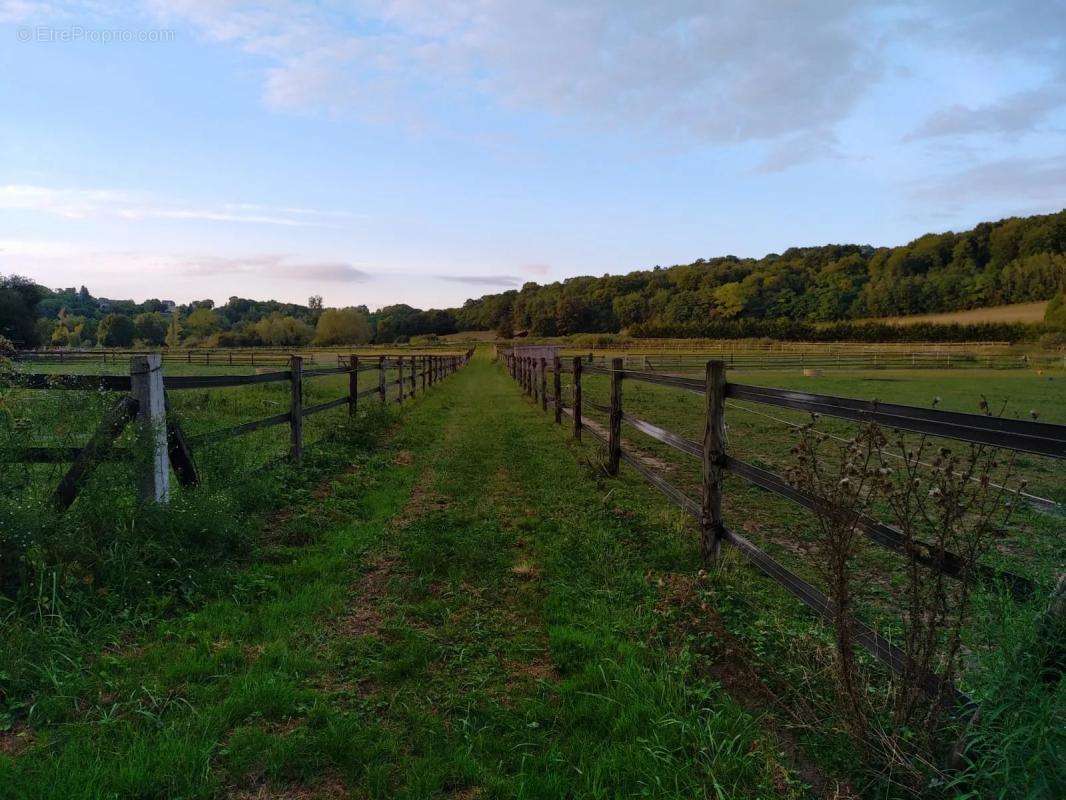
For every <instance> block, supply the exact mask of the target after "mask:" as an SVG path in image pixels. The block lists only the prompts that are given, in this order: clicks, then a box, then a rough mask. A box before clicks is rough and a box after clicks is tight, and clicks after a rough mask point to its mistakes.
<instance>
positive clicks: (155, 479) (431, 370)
mask: <svg viewBox="0 0 1066 800" xmlns="http://www.w3.org/2000/svg"><path fill="white" fill-rule="evenodd" d="M472 355H473V350H468V351H466V352H465V353H462V354H458V355H418V356H406V357H405V356H384V355H370V356H367V355H356V354H351V355H348V356H347V357H345V359H344V363H342V364H341V365H340V366H337V367H325V368H320V369H310V370H309V369H305V368H304V359H303V357H302V356H298V355H290V356H289V357H288V364H287V366H288V369H285V370H278V371H271V372H263V373H259V374H255V375H175V376H164V374H163V359H162V357H161V355H160V354H158V353H155V354H150V355H135V356H133V358H132V359H131V360H130V373H129V375H46V374H25V373H17V374H16V375H15V376H14V377H12V378H10V379H9V380H8V382H7V385H8V386H10V387H13V388H19V389H35V390H93V391H112V392H120V393H123V394H122V397H120V398H119V400H118V401H117V402H115V403H114V405H112V406H111V407H110V408H109V409H108V410H107V411H106V412H105V413H104V417H103V420H102V421H101V422H100V424H99V426H98V427H97V428H96V430H95V431H94V433H93V434H92V436H91V437H90V438H89V441H88V442H87V443H86V444H85V445H84V446H82V447H67V448H57V447H27V448H22V449H21V450H19V451H17V452H16V453H15V454H14V456H13V460H14V461H16V462H21V463H48V464H56V463H60V464H61V463H68V462H69V463H70V464H71V466H70V468H69V469H68V470H67V472H66V474H65V475H64V476H63V478H62V480H61V481H60V482H59V485H58V486H57V487H56V489H55V492H54V493H53V497H54V500H55V502H56V504H57V505H58V506H59V507H60V508H61V509H66V508H68V507H69V506H70V505H71V503H73V502H74V500H75V498H76V497H77V493H78V490H79V488H80V487H81V485H82V484H83V483H84V480H85V478H86V477H87V476H88V475H89V473H90V472H91V471H92V469H93V468H94V467H95V466H96V465H97V464H99V463H100V462H102V461H107V460H114V459H116V458H122V457H127V456H129V455H130V453H129V452H127V451H123V450H118V449H116V448H115V441H116V440H117V439H118V437H119V436H120V434H121V433H122V432H123V431H124V430H125V429H126V426H127V425H129V424H130V423H131V422H136V423H137V425H138V448H139V450H140V451H141V452H143V453H144V454H146V455H149V456H150V460H149V464H150V466H148V467H147V468H146V469H145V470H144V471H143V473H142V475H141V486H140V495H141V499H142V500H145V501H150V502H157V503H166V502H167V501H168V500H169V497H170V471H171V469H172V468H173V471H174V474H175V475H176V476H177V478H178V481H179V482H180V483H181V484H182V485H183V486H195V485H197V484H198V483H199V480H200V479H199V475H198V473H197V469H196V464H195V461H194V460H193V456H192V450H193V448H196V447H202V446H204V445H208V444H213V443H216V442H221V441H224V440H227V439H232V438H234V437H237V436H243V435H245V434H248V433H252V432H253V431H258V430H262V429H264V428H269V427H273V426H275V425H285V424H287V425H288V426H289V456H290V458H292V460H293V461H296V462H299V461H300V458H301V456H302V455H303V421H304V419H306V418H307V417H310V416H312V415H314V414H320V413H322V412H323V411H329V410H330V409H333V408H339V407H340V406H347V408H348V414H349V416H354V415H355V413H356V410H357V409H358V406H359V401H360V400H361V399H362V398H366V397H376V399H377V401H378V402H379V403H380V404H381V405H385V404H386V403H388V402H389V401H390V398H389V394H390V392H389V389H390V388H391V387H395V391H394V392H393V395H394V396H393V398H392V400H394V401H395V402H396V403H403V401H404V400H405V399H408V398H410V397H414V396H415V394H416V393H417V391H418V388H419V382H421V389H422V391H423V392H425V391H426V390H427V388H428V387H431V386H432V385H433V384H435V383H437V382H438V381H440V380H442V379H443V378H445V377H447V376H448V375H450V374H451V373H453V372H455V371H456V370H458V369H460V368H461V367H463V366H465V365H466V364H467V363H468V362H469V360H470V358H471V356H472ZM389 370H395V371H396V376H397V377H396V378H395V379H393V380H388V379H387V374H386V373H387V372H388V371H389ZM365 372H377V380H375V381H373V382H371V384H370V385H369V386H367V387H365V388H362V389H361V388H360V386H359V383H360V381H359V377H360V375H361V374H363V373H365ZM338 374H347V375H348V391H347V393H346V394H344V395H343V396H341V397H338V398H336V399H333V400H327V401H326V402H323V403H318V404H316V405H312V406H306V405H304V403H303V397H304V381H306V380H309V379H313V378H317V377H320V376H324V375H338ZM278 381H288V382H289V383H290V386H291V391H290V393H289V397H290V404H289V410H288V411H286V412H284V413H282V414H276V415H274V416H271V417H265V418H263V419H257V420H253V421H251V422H245V423H242V424H240V425H236V426H233V427H230V428H224V429H220V430H215V431H210V432H207V433H202V434H199V435H197V436H186V435H185V433H184V431H183V430H182V428H181V426H180V424H179V423H178V420H177V419H176V417H175V415H174V414H172V413H171V412H170V403H169V400H168V395H167V392H168V390H171V391H180V390H185V389H221V388H226V387H234V386H250V385H253V384H260V383H274V382H278Z"/></svg>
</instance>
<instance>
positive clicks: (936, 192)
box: [911, 153, 1066, 213]
mask: <svg viewBox="0 0 1066 800" xmlns="http://www.w3.org/2000/svg"><path fill="white" fill-rule="evenodd" d="M911 194H912V196H913V197H915V198H917V199H920V200H924V201H926V202H928V203H930V205H931V206H934V207H938V208H940V209H941V210H943V211H945V212H953V211H957V210H961V209H963V208H967V207H971V206H977V207H980V208H988V206H989V199H990V198H996V199H997V200H1007V201H1009V202H1011V203H1014V204H1015V205H1016V207H1018V209H1019V213H1022V211H1025V212H1035V211H1038V210H1044V211H1046V210H1047V209H1048V208H1056V207H1061V206H1062V203H1063V200H1064V198H1066V153H1059V154H1057V155H1055V156H1051V157H1033V158H1008V159H1001V160H997V161H990V162H986V163H983V164H977V165H974V166H972V167H969V168H967V169H964V170H961V171H959V172H955V173H951V174H947V175H940V176H935V177H931V178H928V179H926V180H923V181H920V182H918V183H916V184H914V185H913V186H912V188H911Z"/></svg>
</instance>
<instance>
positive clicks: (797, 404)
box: [502, 352, 1066, 705]
mask: <svg viewBox="0 0 1066 800" xmlns="http://www.w3.org/2000/svg"><path fill="white" fill-rule="evenodd" d="M502 355H503V358H504V361H505V364H506V368H507V370H508V372H509V373H510V375H511V377H512V378H514V379H515V381H517V382H518V384H519V385H520V386H521V388H522V389H523V391H524V392H525V393H526V394H528V395H530V396H531V397H533V398H534V400H535V401H536V402H537V403H538V404H539V405H540V406H541V408H542V409H543V410H545V411H547V410H548V408H549V407H551V409H552V410H553V413H554V416H555V422H556V423H561V422H562V418H563V415H564V414H565V415H567V416H569V417H570V418H571V419H572V420H573V436H574V438H575V439H579V440H580V439H581V437H582V433H583V432H584V431H588V432H589V433H590V434H592V435H593V436H595V437H596V438H598V439H600V440H601V441H602V442H603V444H605V445H606V446H607V472H608V473H609V474H610V475H617V474H618V468H619V464H620V463H621V462H625V463H626V464H627V465H629V466H630V467H632V468H633V469H634V470H635V471H636V472H637V473H638V474H640V475H641V477H643V478H644V480H646V481H647V482H648V483H650V484H651V485H652V486H654V487H655V488H656V489H658V490H659V491H660V492H662V493H663V495H665V496H666V497H667V498H668V499H669V500H670V501H671V502H672V503H674V504H675V505H677V506H679V507H680V508H681V509H683V510H684V511H686V512H687V513H689V514H690V515H692V516H693V517H694V518H695V519H696V521H697V523H698V525H699V530H700V550H701V554H702V555H703V556H704V558H706V559H711V558H713V557H715V556H716V555H717V554H718V552H719V550H720V548H721V546H722V544H723V543H726V544H729V545H731V546H733V547H735V548H736V549H737V550H739V551H740V552H741V554H742V555H743V556H744V557H745V558H746V559H747V560H748V561H749V562H750V563H752V564H753V565H754V566H755V567H756V568H758V569H759V570H760V571H762V572H763V573H764V574H765V575H767V576H768V577H770V578H772V579H773V580H774V581H776V582H777V583H779V584H780V585H781V586H783V587H784V588H785V589H787V590H788V591H789V592H790V593H792V594H793V595H794V596H795V597H797V598H798V599H799V600H800V601H802V602H803V603H804V604H806V605H807V606H808V607H809V608H811V609H812V610H813V611H814V612H815V613H816V614H818V615H819V616H820V617H822V618H823V619H827V620H829V619H832V605H831V601H830V600H829V598H827V597H826V596H825V595H824V594H823V593H822V592H821V591H819V590H818V589H817V588H816V587H814V586H813V585H811V584H810V583H808V582H807V581H805V580H803V579H802V578H801V577H799V576H798V575H796V574H795V573H793V572H791V571H790V570H789V569H788V568H787V567H785V566H783V565H782V564H780V563H779V562H778V561H776V560H775V559H774V558H773V557H772V556H770V555H769V554H767V553H766V552H764V551H763V550H762V549H760V548H759V547H757V546H756V545H755V544H754V543H752V542H751V541H749V540H748V539H747V538H745V537H744V536H742V535H740V534H738V533H736V532H735V531H733V530H732V529H730V528H729V527H728V526H727V525H726V523H725V520H724V519H723V516H722V479H723V477H724V475H725V474H726V473H732V474H734V475H737V476H739V477H741V478H743V479H745V480H747V481H748V482H750V483H752V484H754V485H755V486H757V487H759V488H761V489H764V490H766V491H769V492H772V493H774V494H777V495H780V496H781V497H785V498H787V499H788V500H791V501H792V502H795V503H797V504H798V505H801V506H803V507H805V508H808V509H812V510H817V509H819V508H820V507H823V506H824V501H821V500H819V499H818V498H816V497H814V496H812V495H810V494H807V493H805V492H803V491H801V490H799V489H797V488H795V487H794V486H792V485H790V484H789V483H788V481H787V480H785V479H784V478H783V477H781V476H779V475H776V474H774V473H772V472H770V471H768V470H765V469H762V468H761V467H757V466H755V465H753V464H749V463H746V462H744V461H741V460H740V459H738V458H735V457H733V456H731V455H730V454H729V452H728V448H727V446H726V441H725V409H726V400H727V399H728V398H732V399H736V400H745V401H749V402H753V403H762V404H767V405H772V406H779V407H782V408H788V409H793V410H798V411H806V412H811V413H817V414H822V415H825V416H827V417H836V418H840V419H845V420H851V421H860V422H874V423H877V424H879V425H882V426H884V427H886V428H891V429H895V430H900V431H907V432H912V433H918V434H926V435H931V436H938V437H944V438H948V439H954V440H957V441H962V442H968V443H972V444H977V445H987V446H992V447H997V448H1004V449H1008V450H1013V451H1017V452H1023V453H1032V454H1036V455H1041V456H1047V457H1050V458H1054V459H1066V425H1053V424H1049V423H1042V422H1030V421H1024V420H1013V419H1005V418H1001V417H991V416H983V415H977V414H964V413H958V412H953V411H940V410H935V409H928V408H919V407H916V406H904V405H896V404H892V403H881V402H877V401H866V400H855V399H851V398H845V397H834V396H829V395H817V394H809V393H807V392H796V391H790V390H784V389H772V388H764V387H759V386H747V385H743V384H738V383H730V382H728V381H727V380H726V377H725V373H726V365H725V363H724V362H722V361H707V362H705V364H704V375H703V378H702V379H698V378H688V377H681V376H672V375H661V374H656V373H651V372H644V371H635V370H627V369H625V367H624V362H623V359H622V358H620V357H616V358H614V359H612V360H611V362H610V364H609V365H608V366H604V365H599V364H595V363H591V364H590V363H587V361H586V358H585V357H583V356H574V357H572V358H569V359H567V360H565V361H564V360H563V359H561V358H559V357H556V358H554V359H552V360H551V361H548V360H547V359H544V358H540V359H533V358H528V357H522V356H520V355H516V354H515V353H513V352H504V353H503V354H502ZM549 374H550V375H551V388H550V389H549V386H548V376H549ZM564 374H569V375H571V376H572V377H571V381H572V388H573V405H571V406H565V405H564V404H563V390H562V376H563V375H564ZM584 374H595V375H603V376H606V377H608V378H609V380H610V405H609V406H602V405H599V404H595V403H591V402H588V401H584V400H583V399H582V389H581V380H582V376H583V375H584ZM626 380H635V381H643V382H647V383H652V384H657V385H660V386H666V387H670V388H674V389H680V390H682V391H687V392H693V393H696V394H699V395H702V396H703V398H704V407H705V423H704V433H703V440H702V441H694V440H690V439H686V438H684V437H682V436H679V435H677V434H675V433H673V432H671V431H668V430H666V429H664V428H661V427H659V426H657V425H654V424H652V423H650V422H648V421H646V420H643V419H640V418H638V417H636V416H634V415H632V414H629V413H627V412H626V411H625V410H624V409H623V405H622V397H623V392H622V390H623V382H624V381H626ZM583 404H587V405H589V406H590V407H593V408H595V409H596V410H597V411H600V412H603V413H606V414H607V415H608V420H609V424H608V429H607V433H606V435H604V434H603V433H601V432H600V431H599V430H597V428H594V427H590V426H588V425H585V424H583V423H582V406H583ZM623 423H624V424H627V425H629V426H630V427H631V428H633V429H634V430H637V431H639V432H641V433H643V434H645V435H647V436H650V437H651V438H652V439H655V440H656V441H658V442H661V443H663V444H665V445H667V446H669V447H671V448H673V449H675V450H677V451H679V452H681V453H683V454H685V455H686V456H689V457H692V458H695V459H698V460H699V461H700V463H701V466H702V471H701V496H700V499H699V500H698V501H697V500H695V499H693V498H691V497H689V496H688V495H687V494H685V492H683V491H682V490H681V489H680V488H678V487H677V486H674V485H673V484H671V483H669V482H668V481H667V480H666V479H665V478H663V477H662V476H661V475H659V474H657V473H656V472H654V471H653V470H651V469H650V468H649V467H647V466H646V465H645V464H644V463H643V462H642V461H641V460H640V459H638V458H636V457H635V456H634V455H633V454H632V453H630V452H628V451H627V450H626V449H625V448H623V447H622V425H623ZM597 427H598V426H597ZM857 527H858V528H859V530H860V531H861V532H862V533H863V534H864V535H865V536H866V537H867V538H868V539H870V540H871V541H872V542H874V543H875V544H877V545H879V546H881V547H884V548H886V549H888V550H891V551H894V552H896V553H899V554H903V555H905V556H908V557H911V558H915V559H916V560H917V561H918V562H919V563H921V564H923V565H924V566H926V567H928V568H930V569H933V570H937V571H939V572H941V573H943V574H945V575H948V576H951V577H953V578H961V577H963V576H964V575H966V574H967V572H968V569H967V564H966V562H965V560H964V559H963V558H962V557H960V556H959V555H957V554H955V553H951V552H947V551H944V550H942V549H939V548H936V547H934V546H932V545H929V544H924V543H921V542H918V543H915V542H908V541H907V539H906V538H905V537H904V535H903V533H902V532H901V531H900V530H898V529H897V528H895V527H893V526H891V525H886V524H884V523H882V522H880V521H878V520H876V519H873V518H871V517H867V516H860V517H859V518H858V522H857ZM975 571H976V573H977V575H978V576H979V577H980V578H981V579H983V580H987V581H989V582H998V583H1001V584H1002V585H1004V586H1005V587H1007V589H1008V590H1009V591H1010V592H1011V593H1012V595H1013V596H1014V597H1015V598H1018V599H1021V598H1025V597H1028V596H1030V595H1031V594H1032V593H1033V591H1034V588H1035V587H1034V585H1033V584H1032V582H1031V581H1029V580H1028V579H1027V578H1025V577H1023V576H1021V575H1016V574H1013V573H1010V572H1006V571H1002V570H995V569H992V568H990V567H986V566H984V565H977V568H976V570H975ZM855 626H856V632H857V637H856V638H857V640H858V641H859V643H860V644H862V645H863V647H865V648H866V650H868V651H869V652H870V653H871V654H872V655H873V656H874V657H876V658H877V659H878V660H879V661H881V662H882V663H884V664H885V665H887V666H888V667H889V668H890V669H891V670H893V671H894V672H896V673H897V674H899V673H903V672H904V670H905V667H906V656H905V654H904V653H903V651H901V650H900V649H899V648H898V647H896V646H895V645H894V644H892V643H891V642H889V641H888V640H887V639H885V638H884V637H882V636H881V635H880V634H879V633H878V632H877V631H876V630H874V629H873V628H872V627H870V626H868V625H865V624H864V623H862V622H860V621H857V620H856V621H855ZM922 688H923V689H925V690H926V691H927V692H928V693H929V694H930V695H931V696H937V697H947V698H950V699H953V700H954V701H955V702H957V703H960V704H963V705H969V704H970V700H969V698H968V697H966V696H965V695H964V694H963V693H962V692H960V691H959V690H958V689H956V688H955V687H954V686H952V685H946V684H945V682H943V681H941V680H940V678H939V677H938V676H935V675H927V676H925V678H924V680H923V687H922Z"/></svg>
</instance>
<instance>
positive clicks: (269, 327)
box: [253, 312, 315, 347]
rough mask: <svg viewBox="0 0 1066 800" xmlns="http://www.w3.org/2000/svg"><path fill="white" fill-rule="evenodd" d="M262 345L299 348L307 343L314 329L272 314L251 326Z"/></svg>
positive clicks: (298, 321) (303, 323)
mask: <svg viewBox="0 0 1066 800" xmlns="http://www.w3.org/2000/svg"><path fill="white" fill-rule="evenodd" d="M253 328H254V330H255V333H256V335H257V336H258V337H259V340H260V341H261V342H262V343H263V344H267V345H275V346H278V347H299V346H302V345H305V344H307V343H309V342H310V341H311V339H312V337H313V336H314V335H315V332H314V329H313V328H312V327H311V326H310V325H308V324H307V323H306V322H304V321H303V320H299V319H296V318H295V317H289V316H285V315H282V314H279V313H277V312H274V313H273V314H271V315H270V316H268V317H264V318H263V319H261V320H259V322H257V323H255V325H254V326H253Z"/></svg>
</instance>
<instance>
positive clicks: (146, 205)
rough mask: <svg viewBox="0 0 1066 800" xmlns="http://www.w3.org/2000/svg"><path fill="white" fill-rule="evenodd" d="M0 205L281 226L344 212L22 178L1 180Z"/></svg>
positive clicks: (322, 222)
mask: <svg viewBox="0 0 1066 800" xmlns="http://www.w3.org/2000/svg"><path fill="white" fill-rule="evenodd" d="M0 209H5V210H8V211H35V212H39V213H44V214H52V215H55V216H59V217H64V218H66V219H86V218H91V217H117V218H119V219H126V220H143V219H161V220H198V221H205V222H236V223H243V224H258V225H279V226H283V227H297V228H303V227H331V226H333V225H335V224H336V218H339V217H350V216H352V215H348V214H344V213H343V212H325V211H316V210H314V209H307V208H270V207H267V206H258V205H248V204H233V203H230V204H224V205H221V206H218V207H191V206H187V205H184V204H177V203H158V202H152V201H150V200H147V199H145V198H142V197H139V196H137V195H133V194H130V193H128V192H123V191H116V190H110V189H68V188H53V187H48V186H32V185H25V184H8V185H6V186H0Z"/></svg>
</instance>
